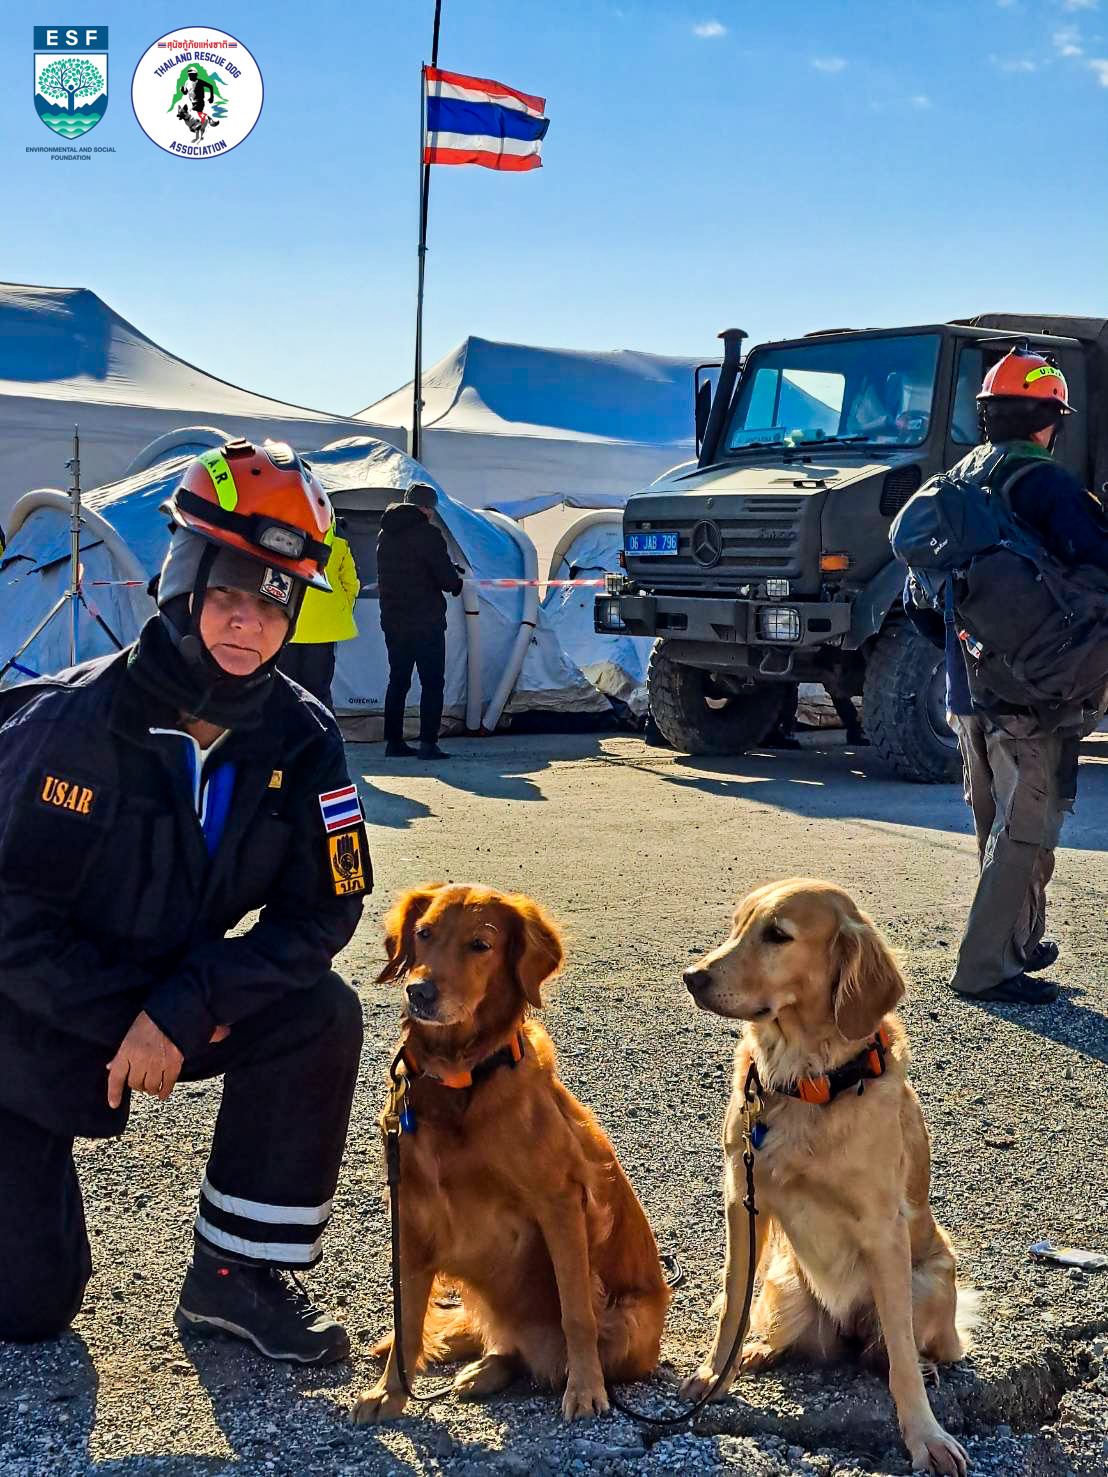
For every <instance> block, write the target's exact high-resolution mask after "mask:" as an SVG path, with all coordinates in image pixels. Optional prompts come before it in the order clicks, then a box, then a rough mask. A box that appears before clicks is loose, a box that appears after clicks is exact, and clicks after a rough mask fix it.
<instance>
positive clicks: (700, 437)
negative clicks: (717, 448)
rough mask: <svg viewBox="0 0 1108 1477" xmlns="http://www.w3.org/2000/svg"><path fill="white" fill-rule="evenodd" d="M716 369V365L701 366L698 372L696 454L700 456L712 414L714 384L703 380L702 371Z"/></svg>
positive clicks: (708, 380)
mask: <svg viewBox="0 0 1108 1477" xmlns="http://www.w3.org/2000/svg"><path fill="white" fill-rule="evenodd" d="M707 367H710V368H712V369H714V368H716V366H715V365H711V366H705V365H700V366H698V367H697V371H696V401H695V405H696V454H697V456H699V455H700V448H701V446H702V445H703V443H704V432H705V431H706V430H707V429H708V417H709V415H710V414H711V412H712V382H711V380H710V379H704V380H701V378H700V370H701V369H702V368H707Z"/></svg>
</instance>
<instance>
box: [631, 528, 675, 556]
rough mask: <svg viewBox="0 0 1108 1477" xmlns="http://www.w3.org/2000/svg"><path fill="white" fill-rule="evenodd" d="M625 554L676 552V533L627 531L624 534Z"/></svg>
mask: <svg viewBox="0 0 1108 1477" xmlns="http://www.w3.org/2000/svg"><path fill="white" fill-rule="evenodd" d="M623 549H624V553H626V554H676V553H677V535H676V533H656V532H650V533H628V534H625V535H624V539H623Z"/></svg>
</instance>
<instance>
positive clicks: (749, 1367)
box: [739, 1339, 781, 1374]
mask: <svg viewBox="0 0 1108 1477" xmlns="http://www.w3.org/2000/svg"><path fill="white" fill-rule="evenodd" d="M780 1357H781V1355H780V1352H779V1351H778V1350H777V1349H775V1348H774V1347H773V1345H772V1344H767V1343H766V1342H765V1341H764V1340H763V1339H755V1340H754V1342H753V1343H752V1344H747V1345H746V1347H745V1348H744V1349H743V1351H742V1354H741V1355H740V1356H739V1368H740V1369H741V1370H742V1372H743V1374H756V1373H757V1372H758V1370H760V1369H766V1368H768V1367H769V1365H771V1364H775V1363H776V1362H777V1360H778V1359H780Z"/></svg>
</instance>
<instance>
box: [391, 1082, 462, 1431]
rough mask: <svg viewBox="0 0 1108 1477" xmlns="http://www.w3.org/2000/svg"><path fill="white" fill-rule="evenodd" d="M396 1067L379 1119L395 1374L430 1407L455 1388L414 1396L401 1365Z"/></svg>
mask: <svg viewBox="0 0 1108 1477" xmlns="http://www.w3.org/2000/svg"><path fill="white" fill-rule="evenodd" d="M399 1066H400V1057H399V1056H397V1057H396V1059H395V1060H394V1062H393V1064H392V1067H391V1068H390V1070H389V1076H390V1077H391V1079H392V1083H391V1086H390V1087H389V1100H388V1102H387V1103H386V1104H385V1111H384V1113H383V1114H382V1115H381V1137H382V1138H383V1139H384V1141H385V1179H386V1181H387V1183H388V1187H389V1224H390V1232H391V1242H392V1347H393V1353H394V1355H395V1356H396V1372H397V1374H398V1375H399V1376H400V1384H401V1387H402V1389H403V1391H404V1393H405V1395H407V1397H408V1399H409V1400H415V1401H417V1402H418V1403H419V1404H420V1405H433V1404H434V1403H435V1401H437V1400H442V1399H444V1398H445V1397H446V1396H447V1395H449V1394H450V1392H451V1390H452V1389H453V1388H454V1382H453V1380H448V1381H447V1382H446V1384H444V1385H442V1386H441V1387H440V1388H439V1389H437V1390H432V1391H431V1393H430V1394H429V1395H417V1394H416V1393H415V1391H414V1390H413V1389H412V1386H411V1381H410V1380H409V1379H408V1369H407V1366H406V1364H405V1363H404V1333H403V1330H404V1301H403V1293H402V1291H401V1285H400V1284H401V1278H400V1134H401V1131H402V1128H403V1119H404V1115H405V1113H406V1111H407V1099H408V1089H409V1083H408V1078H407V1074H406V1073H404V1072H401V1071H399Z"/></svg>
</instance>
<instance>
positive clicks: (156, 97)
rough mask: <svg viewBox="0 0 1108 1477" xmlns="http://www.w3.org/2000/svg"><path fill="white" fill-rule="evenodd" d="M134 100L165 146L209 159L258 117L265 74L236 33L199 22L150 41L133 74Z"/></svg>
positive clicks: (142, 120)
mask: <svg viewBox="0 0 1108 1477" xmlns="http://www.w3.org/2000/svg"><path fill="white" fill-rule="evenodd" d="M131 102H132V105H133V106H134V109H135V117H136V118H137V119H138V121H139V124H140V126H141V128H142V130H143V132H144V133H145V134H146V136H147V137H148V138H150V139H153V141H154V143H156V144H157V145H158V147H159V148H160V149H165V151H166V152H167V153H169V154H176V155H177V157H178V158H179V159H211V158H214V157H215V155H217V154H226V153H228V152H229V151H230V150H231V149H233V148H234V147H235V146H236V144H241V143H242V141H243V139H244V138H245V137H246V136H247V134H248V133H249V132H250V130H251V129H252V128H253V127H254V124H255V123H256V122H257V121H258V114H259V113H260V112H261V110H262V74H261V72H260V71H259V70H258V64H257V62H256V61H255V60H254V58H253V57H252V56H251V55H250V52H249V51H248V50H247V49H246V47H245V46H244V45H243V44H242V42H241V41H237V40H236V39H235V37H234V36H229V35H228V34H227V32H226V31H217V30H215V29H214V28H213V27H211V26H193V27H190V28H189V29H187V30H183V31H170V32H169V33H168V34H167V35H165V36H161V37H159V38H158V40H157V41H155V42H154V44H153V46H150V47H148V48H147V50H146V51H145V52H144V53H143V55H142V56H141V57H140V59H139V64H138V66H137V67H136V68H135V75H134V77H133V78H132V79H131Z"/></svg>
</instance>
